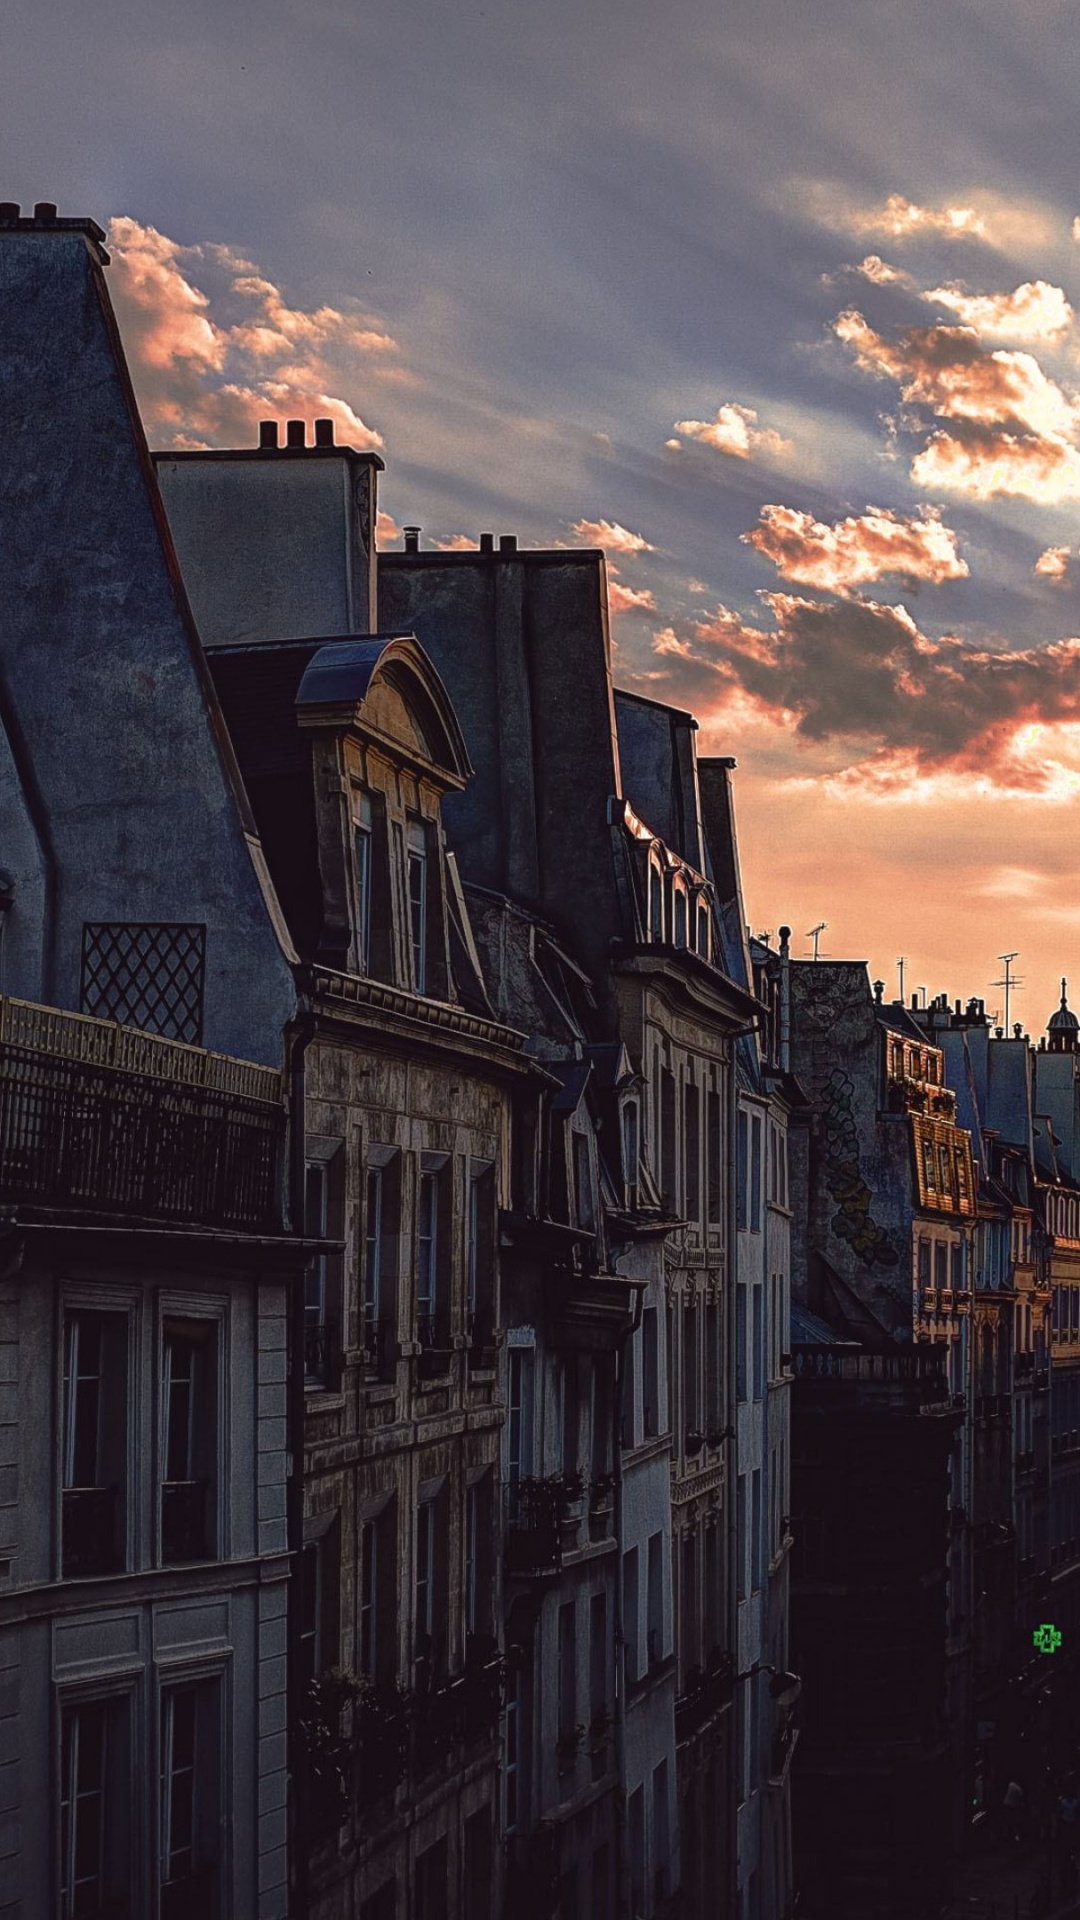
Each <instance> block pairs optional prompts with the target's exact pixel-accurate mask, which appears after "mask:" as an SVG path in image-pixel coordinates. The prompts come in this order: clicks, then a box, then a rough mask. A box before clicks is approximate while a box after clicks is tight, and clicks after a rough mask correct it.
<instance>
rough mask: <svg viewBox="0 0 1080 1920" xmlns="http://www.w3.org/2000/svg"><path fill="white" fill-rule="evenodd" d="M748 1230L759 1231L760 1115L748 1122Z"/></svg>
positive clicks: (755, 1115) (754, 1116)
mask: <svg viewBox="0 0 1080 1920" xmlns="http://www.w3.org/2000/svg"><path fill="white" fill-rule="evenodd" d="M750 1231H751V1233H760V1232H761V1115H760V1114H757V1113H755V1114H754V1115H753V1117H752V1119H751V1122H750Z"/></svg>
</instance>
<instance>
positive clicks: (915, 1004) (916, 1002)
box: [911, 993, 919, 1013]
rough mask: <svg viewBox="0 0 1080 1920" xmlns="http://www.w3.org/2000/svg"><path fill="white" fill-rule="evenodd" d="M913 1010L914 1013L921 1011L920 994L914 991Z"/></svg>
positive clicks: (912, 997) (912, 998)
mask: <svg viewBox="0 0 1080 1920" xmlns="http://www.w3.org/2000/svg"><path fill="white" fill-rule="evenodd" d="M911 1011H912V1013H918V1011H919V996H918V994H917V993H913V994H912V996H911Z"/></svg>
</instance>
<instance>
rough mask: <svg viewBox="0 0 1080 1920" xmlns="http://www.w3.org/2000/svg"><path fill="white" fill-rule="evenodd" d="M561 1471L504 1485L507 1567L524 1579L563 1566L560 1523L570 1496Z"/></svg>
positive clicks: (572, 1495)
mask: <svg viewBox="0 0 1080 1920" xmlns="http://www.w3.org/2000/svg"><path fill="white" fill-rule="evenodd" d="M580 1493H581V1489H580V1487H578V1489H577V1492H576V1493H572V1492H571V1491H570V1490H569V1488H568V1485H567V1481H566V1477H565V1476H564V1475H563V1474H552V1475H550V1477H549V1478H547V1479H545V1480H532V1479H529V1480H519V1481H517V1482H516V1484H515V1485H513V1486H510V1487H508V1488H507V1489H506V1541H505V1546H506V1571H507V1573H508V1574H517V1575H519V1576H521V1577H524V1578H526V1579H547V1578H549V1577H550V1576H552V1575H554V1574H557V1573H558V1571H559V1569H560V1567H561V1566H562V1556H563V1530H562V1523H563V1521H564V1519H565V1518H566V1515H567V1509H568V1506H569V1504H570V1502H571V1500H573V1499H577V1498H580Z"/></svg>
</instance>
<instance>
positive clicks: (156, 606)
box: [0, 228, 294, 1061]
mask: <svg viewBox="0 0 1080 1920" xmlns="http://www.w3.org/2000/svg"><path fill="white" fill-rule="evenodd" d="M0 367H2V369H3V372H2V399H3V418H4V433H3V436H2V438H0V551H2V552H3V555H4V564H3V568H2V570H0V725H2V730H3V732H4V733H5V735H6V737H7V743H8V744H7V751H6V752H5V754H4V756H3V761H4V763H5V764H6V777H3V778H0V807H2V808H3V813H2V814H0V828H7V827H8V826H9V824H10V826H11V828H12V834H13V844H14V845H15V848H16V855H15V857H16V860H17V861H18V863H19V864H20V867H21V869H22V871H23V873H24V874H25V876H26V878H27V881H28V887H29V889H30V891H29V892H28V894H27V896H26V898H27V900H28V901H29V905H28V906H27V907H26V908H25V909H24V911H25V914H26V919H25V922H24V924H23V925H22V926H21V927H20V933H19V941H18V952H17V972H15V971H13V976H12V977H13V979H16V978H17V979H18V981H19V984H20V987H21V988H22V990H23V991H24V992H28V993H30V994H31V995H32V996H33V997H38V998H41V999H45V1000H47V1001H50V1002H52V1003H54V1004H57V1005H60V1006H65V1007H77V1006H78V1004H79V992H80V969H81V951H82V933H83V923H84V922H85V921H89V920H93V921H122V922H126V923H132V922H139V923H146V922H162V921H177V922H182V923H185V924H193V925H203V926H205V927H206V929H207V933H206V985H205V1000H204V1009H205V1024H204V1034H203V1038H204V1041H205V1044H207V1045H208V1046H211V1047H214V1048H217V1049H220V1050H222V1051H225V1052H231V1053H234V1054H238V1055H240V1056H242V1057H245V1058H249V1059H252V1058H253V1059H258V1060H273V1061H276V1060H277V1059H279V1058H280V1036H281V1031H282V1028H283V1026H284V1024H285V1022H286V1021H287V1020H288V1018H289V1017H290V1014H291V1011H292V1008H293V1004H294V997H293V987H292V980H291V976H290V972H289V968H288V965H287V961H286V957H285V955H284V953H283V951H282V948H281V945H280V942H279V940H278V938H277V937H276V935H275V932H274V927H273V921H272V912H273V903H272V900H271V898H270V897H269V889H268V884H267V885H264V884H262V883H261V882H260V878H259V875H258V873H257V870H256V864H255V858H254V853H253V847H252V845H251V844H250V843H249V840H248V838H246V837H245V829H246V828H247V830H248V831H250V820H249V818H248V817H247V815H246V802H245V801H244V798H243V795H242V790H241V788H240V785H239V779H238V776H235V775H234V774H233V771H232V760H231V749H230V748H229V747H228V744H227V742H226V740H225V735H224V729H223V727H222V723H221V720H220V714H219V710H218V707H217V702H216V698H215V696H214V693H213V689H212V686H211V684H210V681H209V677H208V674H207V671H206V667H205V663H204V662H203V660H202V658H201V652H200V649H199V646H198V641H197V637H196V635H195V631H194V628H193V626H192V624H191V621H190V614H189V612H188V609H187V604H186V601H185V599H184V595H183V590H182V588H181V586H180V584H179V578H178V575H177V572H176V569H175V561H174V558H173V555H172V552H171V547H170V544H169V540H168V534H167V530H166V525H165V520H164V515H163V513H162V510H161V505H160V501H159V499H158V496H157V492H156V488H155V485H154V480H153V474H152V470H151V467H150V462H149V457H148V454H147V450H146V444H145V440H144V437H143V433H142V428H141V426H140V424H139V420H138V416H137V413H136V410H135V405H134V400H133V397H132V394H131V389H130V383H129V381H128V378H127V373H126V368H125V366H124V363H123V358H122V353H121V349H120V345H119V340H118V337H117V334H116V329H115V324H114V322H113V319H112V315H111V310H110V308H109V304H108V295H107V292H106V288H105V279H104V274H103V272H102V268H101V265H100V264H99V260H98V257H97V249H96V247H95V243H94V242H93V240H92V239H91V238H90V237H89V235H84V234H82V233H79V232H71V231H61V230H48V229H39V230H31V231H19V230H17V229H10V228H8V229H3V230H0ZM12 762H14V765H15V775H14V777H13V776H12V772H11V765H12ZM16 788H17V789H18V792H17V793H16V792H15V789H16ZM28 812H30V813H31V814H32V816H33V818H34V825H35V838H36V839H37V842H38V852H37V855H36V856H34V854H33V849H32V848H31V847H30V845H29V840H28V835H27V831H26V817H27V813H28ZM35 859H36V864H37V867H38V874H39V879H38V880H37V881H35V879H34V874H33V867H34V864H35ZM0 863H2V862H0ZM43 864H44V865H45V866H46V867H49V866H51V888H50V889H48V890H47V893H46V897H45V898H44V899H43V900H42V902H41V908H40V911H39V912H38V913H35V911H34V903H33V897H32V895H33V889H34V887H35V885H36V886H40V873H41V868H42V865H43ZM35 922H36V926H37V928H39V929H41V931H40V932H35ZM38 939H40V941H41V947H42V963H41V966H40V969H39V970H38V971H37V973H36V976H35V969H34V966H33V955H34V952H35V946H36V942H37V940H38ZM12 944H13V948H14V946H15V942H14V940H13V943H12ZM12 965H13V969H14V968H15V966H16V958H15V957H13V960H12Z"/></svg>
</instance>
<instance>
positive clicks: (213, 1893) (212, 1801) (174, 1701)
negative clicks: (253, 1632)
mask: <svg viewBox="0 0 1080 1920" xmlns="http://www.w3.org/2000/svg"><path fill="white" fill-rule="evenodd" d="M218 1703H219V1689H218V1683H217V1681H214V1680H200V1681H198V1682H195V1683H193V1684H192V1683H189V1684H187V1685H184V1686H178V1687H168V1688H166V1689H165V1690H164V1691H163V1693H162V1696H161V1816H160V1831H159V1839H160V1861H161V1920H190V1916H191V1915H192V1914H193V1913H194V1912H195V1911H196V1910H198V1911H200V1912H203V1913H207V1914H213V1913H215V1912H216V1911H217V1895H218V1850H219V1843H220V1835H221V1827H222V1809H221V1787H220V1760H219V1748H220V1728H219V1724H218V1721H219V1705H218Z"/></svg>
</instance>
